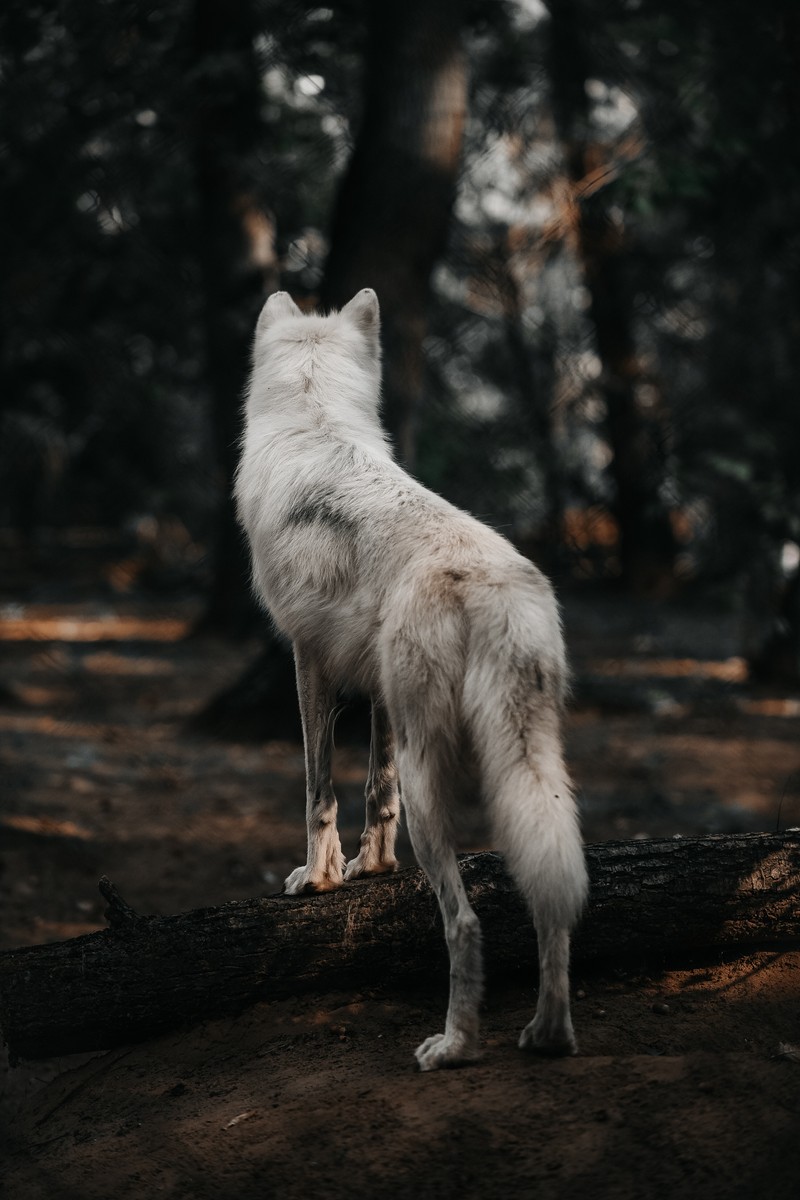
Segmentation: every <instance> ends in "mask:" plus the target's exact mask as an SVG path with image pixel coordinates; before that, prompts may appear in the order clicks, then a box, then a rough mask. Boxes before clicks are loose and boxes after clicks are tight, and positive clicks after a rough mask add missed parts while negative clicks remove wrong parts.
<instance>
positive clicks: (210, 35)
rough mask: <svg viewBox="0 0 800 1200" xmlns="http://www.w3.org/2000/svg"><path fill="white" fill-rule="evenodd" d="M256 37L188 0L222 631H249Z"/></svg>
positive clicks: (214, 620)
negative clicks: (242, 450) (244, 433)
mask: <svg viewBox="0 0 800 1200" xmlns="http://www.w3.org/2000/svg"><path fill="white" fill-rule="evenodd" d="M257 32H258V27H257V25H256V22H255V15H254V10H253V4H252V0H229V2H228V3H226V4H220V3H218V2H217V0H195V6H194V36H193V45H192V61H191V65H190V70H191V73H192V79H193V84H192V87H191V91H190V97H191V102H192V109H193V111H192V118H191V119H192V137H193V143H194V161H195V176H196V183H197V194H198V204H199V213H198V224H197V254H198V261H199V264H200V269H201V279H202V321H203V340H204V348H205V378H206V384H207V387H208V391H209V393H210V398H211V413H212V430H213V437H214V445H215V450H216V454H217V462H218V471H219V481H218V482H219V488H220V492H221V497H222V500H221V505H220V509H219V517H218V522H217V528H216V533H215V539H214V545H215V549H214V574H213V580H212V588H211V596H210V601H209V606H208V610H207V613H206V620H205V623H206V624H207V625H210V626H212V627H215V628H218V629H220V630H224V631H225V632H228V633H237V632H239V631H240V630H241V629H242V627H243V626H249V625H252V623H253V620H254V617H255V607H254V604H253V601H252V598H251V593H250V587H249V575H250V571H249V562H248V554H247V547H246V544H245V540H244V537H243V535H242V532H241V530H240V529H239V526H238V524H237V522H236V516H235V512H234V506H233V501H232V498H231V484H232V480H233V474H234V470H235V468H236V463H237V458H238V441H239V435H240V432H241V408H242V394H243V391H244V385H245V382H246V378H247V372H248V369H249V350H250V342H251V339H252V331H253V325H254V323H255V315H256V312H257V307H258V303H259V302H260V299H261V298H262V297H263V295H264V293H265V291H268V290H274V288H275V286H276V282H277V272H276V266H275V262H274V260H273V259H272V256H271V253H270V247H271V238H270V229H271V223H270V218H269V215H268V214H267V213H265V212H263V211H261V210H260V209H259V207H258V205H257V203H256V201H255V199H254V195H253V181H252V180H251V179H250V177H249V164H250V158H251V156H252V155H253V154H254V153H255V152H256V150H258V149H259V148H261V149H263V147H260V142H261V138H262V137H263V128H262V124H261V120H260V115H259V114H260V108H261V102H262V96H261V80H260V72H259V64H258V60H257V56H256V52H255V49H254V37H255V35H256V33H257Z"/></svg>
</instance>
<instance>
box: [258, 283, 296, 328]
mask: <svg viewBox="0 0 800 1200" xmlns="http://www.w3.org/2000/svg"><path fill="white" fill-rule="evenodd" d="M302 315H303V313H302V311H301V310H300V309H299V308H298V307H297V305H296V304H295V302H294V300H293V299H292V297H291V296H290V295H289V293H288V292H273V293H272V295H271V296H270V297H269V299H268V300H267V302H266V304H265V305H264V307H263V308H262V310H261V313H260V315H259V318H258V324H257V325H256V334H260V333H265V332H266V330H267V329H269V327H270V325H274V323H275V322H276V321H279V320H280V319H281V317H302Z"/></svg>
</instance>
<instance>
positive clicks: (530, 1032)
mask: <svg viewBox="0 0 800 1200" xmlns="http://www.w3.org/2000/svg"><path fill="white" fill-rule="evenodd" d="M537 1022H538V1023H537ZM519 1048H520V1050H529V1051H530V1052H531V1053H532V1054H544V1055H547V1056H548V1057H549V1058H561V1057H563V1056H564V1055H567V1054H577V1053H578V1043H577V1042H576V1041H575V1034H574V1033H573V1032H572V1029H571V1028H570V1027H569V1026H566V1027H565V1026H563V1025H561V1026H559V1028H558V1029H554V1028H552V1027H551V1028H548V1027H546V1026H545V1024H544V1022H539V1021H538V1018H537V1017H534V1018H533V1020H532V1021H531V1023H530V1025H526V1026H525V1028H524V1029H523V1031H522V1033H521V1034H520V1038H519Z"/></svg>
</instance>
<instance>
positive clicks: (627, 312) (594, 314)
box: [549, 0, 676, 592]
mask: <svg viewBox="0 0 800 1200" xmlns="http://www.w3.org/2000/svg"><path fill="white" fill-rule="evenodd" d="M549 7H550V13H551V23H550V34H551V41H550V66H551V80H552V97H553V110H554V116H555V121H556V127H557V129H558V132H559V136H560V138H561V141H562V144H563V148H564V154H565V159H566V170H567V174H568V177H569V182H570V186H571V191H572V202H573V203H574V205H575V216H574V227H573V230H572V234H573V237H574V239H575V249H576V252H577V254H578V256H579V258H580V260H581V263H582V265H583V270H584V278H585V283H586V288H587V290H588V292H589V299H590V314H591V318H592V323H593V325H594V330H595V340H596V347H597V353H598V356H599V358H600V363H601V367H602V374H601V378H600V388H601V391H602V395H603V399H604V400H605V404H606V411H607V432H608V439H609V444H610V446H611V451H612V455H613V458H612V462H611V474H612V478H613V480H614V486H615V492H616V499H615V505H614V516H615V518H616V521H617V525H618V528H619V534H620V568H621V574H622V579H623V581H624V582H625V583H626V584H627V585H629V586H630V587H632V588H634V589H635V590H639V591H645V592H647V591H658V590H661V589H662V588H663V586H664V584H665V583H666V582H668V581H669V580H671V578H672V568H673V563H674V558H675V552H676V545H675V538H674V535H673V532H672V527H671V523H670V520H669V514H668V513H667V512H666V511H665V509H664V505H663V502H662V500H661V498H660V495H659V487H660V485H661V483H662V480H663V474H664V452H663V446H662V435H661V431H660V428H659V424H658V422H657V421H656V420H654V419H651V418H649V417H648V418H645V416H644V414H643V413H642V410H641V406H640V404H639V401H638V398H637V384H638V383H639V382H641V381H642V378H643V368H642V364H641V361H640V359H639V356H638V354H637V349H636V345H635V341H634V337H633V303H632V301H633V297H632V295H631V288H630V285H629V282H628V280H627V278H626V275H627V259H628V248H627V246H626V241H625V234H624V231H623V230H621V229H620V228H618V227H617V225H615V223H614V221H613V220H612V218H611V216H610V215H609V213H608V212H607V211H606V207H605V204H604V202H603V196H602V188H595V187H589V186H587V181H588V180H590V179H591V178H592V177H593V174H595V173H596V171H597V168H598V167H599V166H600V165H601V164H602V161H603V153H602V150H601V149H600V148H599V147H597V146H595V145H593V144H592V141H591V136H590V129H589V105H588V100H587V96H586V86H585V85H586V81H587V80H588V79H589V78H591V75H592V64H591V60H590V56H589V49H588V47H589V45H590V32H589V31H587V29H586V23H585V17H586V13H585V11H584V7H583V6H581V5H576V4H575V3H573V0H552V3H551V4H550V6H549Z"/></svg>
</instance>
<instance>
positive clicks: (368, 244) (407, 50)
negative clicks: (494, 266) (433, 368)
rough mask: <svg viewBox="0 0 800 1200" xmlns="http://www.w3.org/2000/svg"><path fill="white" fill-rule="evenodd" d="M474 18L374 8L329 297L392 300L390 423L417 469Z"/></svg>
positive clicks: (454, 3)
mask: <svg viewBox="0 0 800 1200" xmlns="http://www.w3.org/2000/svg"><path fill="white" fill-rule="evenodd" d="M464 13H465V5H464V0H383V2H382V3H381V4H371V5H367V7H366V14H367V30H368V36H367V46H366V54H365V62H364V84H363V100H362V113H361V123H360V127H359V131H358V134H357V136H356V142H355V146H354V148H353V153H352V155H351V158H350V161H349V164H348V167H347V170H346V172H345V174H344V176H343V178H342V182H341V186H340V189H339V193H338V196H337V199H336V205H335V208H334V214H333V220H332V223H331V231H330V253H329V255H328V259H327V262H326V264H325V274H324V276H323V280H322V285H321V288H320V297H319V298H320V303H321V304H323V305H325V306H332V307H336V308H340V307H341V306H342V305H343V304H345V303H346V302H347V301H348V300H349V299H350V298H351V296H352V295H353V294H354V293H355V292H356V291H358V289H359V288H361V287H367V286H369V287H373V288H375V290H376V291H377V293H378V295H379V297H380V301H381V309H382V325H383V328H382V341H383V348H384V383H383V392H384V418H385V420H386V423H387V425H388V428H389V430H390V432H391V433H392V434H393V436H394V438H395V442H396V444H397V447H398V450H399V452H400V456H401V457H402V458H403V459H405V461H406V462H411V461H412V460H413V457H414V441H415V422H416V414H417V409H418V407H419V403H420V400H421V397H422V391H423V378H424V358H423V350H422V343H423V339H424V337H425V331H426V328H427V311H428V305H429V300H430V275H431V271H432V270H433V267H434V265H435V263H436V261H437V259H438V258H439V256H440V255H441V253H442V251H443V250H444V247H445V238H446V233H447V227H448V222H449V219H450V210H451V207H452V203H453V200H454V198H455V188H456V180H457V176H458V169H459V165H460V158H461V141H462V132H463V127H464V121H465V116H466V63H465V59H464V50H463V46H462V26H463V20H464Z"/></svg>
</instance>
